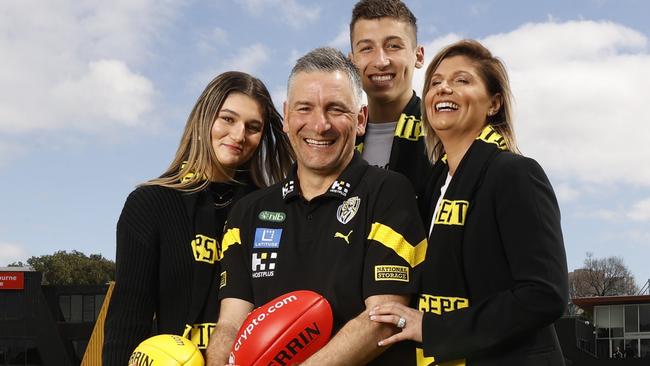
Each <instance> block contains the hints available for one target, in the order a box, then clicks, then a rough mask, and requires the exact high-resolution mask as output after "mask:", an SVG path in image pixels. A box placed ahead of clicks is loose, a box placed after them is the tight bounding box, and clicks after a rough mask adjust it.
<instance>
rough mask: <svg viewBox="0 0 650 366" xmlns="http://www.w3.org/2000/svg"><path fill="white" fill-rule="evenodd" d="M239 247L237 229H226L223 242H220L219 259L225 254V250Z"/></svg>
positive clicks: (239, 237) (239, 239)
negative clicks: (237, 245)
mask: <svg viewBox="0 0 650 366" xmlns="http://www.w3.org/2000/svg"><path fill="white" fill-rule="evenodd" d="M236 244H240V245H241V235H240V234H239V228H237V227H235V228H232V229H228V230H227V231H226V233H225V234H223V240H222V241H221V257H223V255H224V254H225V253H226V250H228V248H230V246H231V245H236Z"/></svg>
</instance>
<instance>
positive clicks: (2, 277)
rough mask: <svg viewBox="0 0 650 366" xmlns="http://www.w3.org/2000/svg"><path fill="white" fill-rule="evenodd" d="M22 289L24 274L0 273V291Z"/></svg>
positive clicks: (23, 286)
mask: <svg viewBox="0 0 650 366" xmlns="http://www.w3.org/2000/svg"><path fill="white" fill-rule="evenodd" d="M24 288H25V273H24V272H0V290H22V289H24Z"/></svg>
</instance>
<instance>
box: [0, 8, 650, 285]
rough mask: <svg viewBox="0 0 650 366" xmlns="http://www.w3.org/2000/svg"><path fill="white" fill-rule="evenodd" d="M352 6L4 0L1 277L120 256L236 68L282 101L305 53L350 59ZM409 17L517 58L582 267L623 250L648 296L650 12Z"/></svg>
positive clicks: (522, 135)
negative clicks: (125, 217)
mask: <svg viewBox="0 0 650 366" xmlns="http://www.w3.org/2000/svg"><path fill="white" fill-rule="evenodd" d="M353 3H354V2H353V1H338V0H337V1H311V0H310V1H307V0H232V1H226V0H214V1H175V0H164V1H160V0H157V1H154V0H124V1H111V2H105V1H87V2H78V1H73V0H58V1H52V2H42V1H37V0H4V1H2V2H1V3H0V55H2V56H1V57H0V85H2V88H0V192H2V193H0V202H1V208H0V266H1V265H5V264H7V263H10V262H12V261H17V260H22V261H25V260H26V259H27V258H28V257H30V256H32V255H43V254H51V253H53V252H54V251H56V250H68V251H69V250H73V249H75V250H80V251H82V252H85V253H87V254H90V253H101V254H103V255H104V256H106V257H108V258H111V259H112V258H114V257H115V224H116V221H117V218H118V216H119V213H120V211H121V209H122V205H123V203H124V199H125V198H126V196H127V195H128V193H129V192H130V191H131V190H132V189H133V187H134V186H135V185H136V184H137V183H139V182H142V181H144V180H146V179H149V178H151V177H154V176H157V175H159V174H160V173H161V172H162V171H163V170H164V169H165V168H166V166H167V164H168V163H169V162H170V161H171V159H172V157H173V155H174V152H175V150H176V147H177V144H178V140H179V137H180V134H181V129H182V127H183V125H184V123H185V118H186V116H187V115H188V113H189V111H190V109H191V107H192V105H193V104H194V101H195V100H196V98H197V97H198V95H199V94H200V92H201V91H202V89H203V87H204V86H205V84H207V82H208V81H209V80H210V79H211V78H212V77H214V76H215V75H217V74H218V73H219V72H221V71H225V70H229V69H238V70H243V71H248V72H251V73H253V74H255V75H257V76H259V77H260V78H261V79H262V80H264V81H265V82H266V83H267V86H268V87H269V89H270V90H271V91H272V94H273V96H274V99H275V102H276V104H278V105H281V103H282V102H283V101H284V93H285V83H286V77H287V75H288V72H289V70H290V68H291V66H292V62H293V61H294V60H295V59H296V58H297V57H299V56H300V55H302V54H304V53H305V52H306V51H308V50H310V49H312V48H314V47H317V46H321V45H332V46H335V47H338V48H340V49H341V50H342V51H344V52H346V53H347V52H348V51H349V44H348V33H347V24H348V22H349V18H350V12H351V9H352V6H353ZM407 4H408V5H409V6H410V7H411V9H412V10H413V12H414V13H415V15H416V16H417V17H418V24H419V34H418V37H419V42H420V43H421V44H422V45H424V47H425V55H426V59H427V60H429V59H430V58H431V56H432V55H433V54H434V53H435V52H436V51H437V50H438V49H439V48H440V47H442V46H444V45H446V44H448V43H450V42H452V41H454V40H457V39H459V38H476V39H479V40H481V41H482V42H484V44H486V45H487V46H488V47H489V48H490V49H491V50H492V51H493V52H494V53H495V54H496V55H498V56H500V57H501V58H502V59H503V60H504V61H505V63H506V65H507V66H508V69H509V72H510V76H511V82H512V87H513V91H514V94H515V98H516V103H517V104H516V116H517V122H516V132H517V136H518V139H519V144H520V148H521V150H522V151H523V152H524V154H526V155H528V156H531V157H533V158H535V159H537V160H538V161H539V162H540V163H541V164H542V166H543V167H544V168H545V170H546V172H547V174H548V175H549V177H550V179H551V181H552V183H553V185H554V187H555V190H556V193H557V195H558V198H559V201H560V206H561V209H562V224H563V230H564V238H565V246H566V249H567V256H568V263H569V269H570V270H572V269H575V268H578V267H580V266H581V265H582V262H583V260H584V258H585V254H586V252H592V253H593V254H594V256H595V257H605V256H612V255H616V256H620V257H622V258H623V259H624V261H625V263H626V264H627V266H628V267H629V268H630V269H631V270H632V272H633V274H634V275H635V277H636V280H637V283H638V284H639V285H642V284H643V283H645V281H646V280H648V279H649V278H650V265H649V263H648V262H649V260H650V225H649V223H650V163H648V161H650V140H649V139H650V113H648V111H647V108H648V105H649V104H650V97H649V95H650V94H649V93H648V91H647V88H648V85H650V45H649V38H650V26H649V25H648V21H647V14H650V7H649V5H648V3H647V2H646V1H642V0H636V1H634V0H618V1H613V0H581V1H496V0H493V1H453V2H442V1H431V0H426V1H425V0H419V1H418V0H413V1H407ZM644 18H645V19H644ZM422 74H423V73H422V72H420V73H417V74H416V76H415V87H416V90H418V89H421V85H422V78H423V75H422ZM418 92H419V90H418Z"/></svg>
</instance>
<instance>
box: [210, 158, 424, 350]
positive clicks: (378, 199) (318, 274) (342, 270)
mask: <svg viewBox="0 0 650 366" xmlns="http://www.w3.org/2000/svg"><path fill="white" fill-rule="evenodd" d="M240 244H241V245H240ZM223 248H224V257H223V259H222V262H221V265H222V278H221V285H222V287H221V289H220V290H219V291H220V293H219V297H220V298H228V297H234V298H240V299H243V300H246V301H249V302H251V303H253V304H254V305H255V306H260V305H263V304H264V303H266V302H268V301H270V300H272V299H273V298H275V297H277V296H279V295H281V294H284V293H287V292H290V291H294V290H302V289H308V290H313V291H315V292H317V293H320V294H321V295H323V296H324V297H325V298H326V299H327V300H328V301H329V303H330V305H331V306H332V311H333V314H334V332H336V331H338V330H339V329H340V328H341V327H342V326H343V325H344V324H345V323H346V322H347V321H349V320H351V319H352V318H354V317H356V316H358V315H359V314H360V313H361V312H362V311H363V310H364V309H365V304H364V300H365V299H366V298H367V297H369V296H372V295H380V294H406V295H409V294H412V293H414V292H415V290H416V283H415V282H414V278H413V277H414V276H413V271H412V270H413V267H415V266H416V265H417V264H419V263H420V262H422V261H423V260H424V254H425V252H426V240H425V236H424V231H423V228H422V225H421V222H420V220H418V218H417V208H416V204H415V197H414V194H413V191H412V188H411V186H410V184H409V183H408V180H406V179H405V178H404V177H403V176H401V175H399V174H396V173H394V172H389V171H386V170H383V169H380V168H376V167H372V166H368V164H367V163H366V162H365V161H364V160H363V159H361V158H360V157H359V154H358V153H355V156H354V158H353V160H352V162H351V163H350V165H348V167H347V168H346V169H345V171H344V172H343V173H342V174H341V175H340V176H339V178H338V179H337V180H336V181H334V183H333V184H332V186H331V188H330V189H329V190H328V191H327V192H326V193H324V194H323V195H321V196H318V197H315V198H314V199H312V200H311V201H310V202H306V201H305V200H304V199H303V198H302V197H301V196H300V193H299V186H298V182H297V177H296V175H295V169H294V171H293V173H292V174H290V175H289V176H288V177H287V179H286V180H285V182H284V183H281V184H277V185H274V186H272V187H269V188H267V189H263V190H260V191H258V192H255V193H253V194H251V195H249V196H247V197H245V198H244V199H242V200H241V201H240V202H239V203H238V204H237V205H236V206H235V207H234V208H233V210H232V212H231V214H230V216H229V219H228V227H227V231H226V234H225V235H224V240H223ZM407 354H408V352H407ZM381 359H382V358H381V357H380V358H379V359H378V360H381Z"/></svg>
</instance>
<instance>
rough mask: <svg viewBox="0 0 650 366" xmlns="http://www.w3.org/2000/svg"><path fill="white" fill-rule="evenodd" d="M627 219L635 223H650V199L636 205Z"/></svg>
mask: <svg viewBox="0 0 650 366" xmlns="http://www.w3.org/2000/svg"><path fill="white" fill-rule="evenodd" d="M627 217H628V218H630V219H632V220H634V221H650V198H646V199H645V200H642V201H639V202H637V203H635V204H634V205H633V206H632V209H631V210H629V211H628V212H627Z"/></svg>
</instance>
